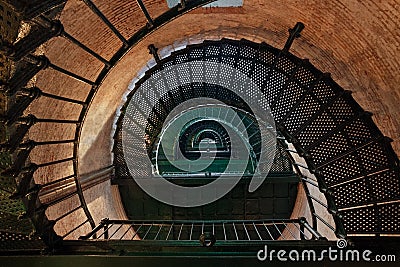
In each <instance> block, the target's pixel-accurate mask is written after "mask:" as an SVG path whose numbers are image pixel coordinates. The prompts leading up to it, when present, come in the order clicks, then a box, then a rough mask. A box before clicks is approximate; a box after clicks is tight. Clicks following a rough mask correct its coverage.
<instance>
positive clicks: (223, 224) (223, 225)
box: [222, 223, 227, 240]
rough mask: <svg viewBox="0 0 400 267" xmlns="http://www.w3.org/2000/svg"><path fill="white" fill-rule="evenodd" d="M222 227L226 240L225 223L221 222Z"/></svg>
mask: <svg viewBox="0 0 400 267" xmlns="http://www.w3.org/2000/svg"><path fill="white" fill-rule="evenodd" d="M222 228H223V229H224V238H225V240H227V239H226V230H225V223H222Z"/></svg>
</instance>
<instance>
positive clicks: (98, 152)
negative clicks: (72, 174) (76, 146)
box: [79, 116, 114, 175]
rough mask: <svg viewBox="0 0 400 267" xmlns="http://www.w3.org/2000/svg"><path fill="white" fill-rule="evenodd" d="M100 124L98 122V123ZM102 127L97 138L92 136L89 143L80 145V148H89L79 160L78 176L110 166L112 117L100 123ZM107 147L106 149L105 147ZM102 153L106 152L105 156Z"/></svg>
mask: <svg viewBox="0 0 400 267" xmlns="http://www.w3.org/2000/svg"><path fill="white" fill-rule="evenodd" d="M99 123H100V122H99ZM101 123H102V124H103V127H102V129H101V131H100V132H99V133H98V135H97V136H93V137H92V138H91V139H90V140H93V141H92V142H91V143H86V144H80V146H87V147H89V148H88V149H87V150H86V153H85V155H83V157H81V158H80V164H79V173H80V175H82V174H85V173H89V172H93V171H96V170H100V169H102V168H105V167H108V166H110V165H111V164H112V146H113V142H110V138H111V137H110V134H109V133H110V132H112V128H113V123H114V116H110V117H109V118H108V119H107V121H106V122H101ZM105 146H107V147H105ZM104 151H108V152H109V153H107V154H106V155H105V154H104Z"/></svg>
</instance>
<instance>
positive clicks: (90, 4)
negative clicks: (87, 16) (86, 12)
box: [82, 0, 129, 47]
mask: <svg viewBox="0 0 400 267" xmlns="http://www.w3.org/2000/svg"><path fill="white" fill-rule="evenodd" d="M82 1H83V2H84V3H85V4H86V5H87V6H88V7H89V8H90V9H91V10H92V11H93V13H95V14H96V15H97V16H98V17H99V18H100V19H101V20H102V21H103V22H104V24H106V25H107V26H108V28H109V29H110V30H111V31H112V32H113V33H114V34H115V35H116V36H117V37H118V38H119V39H120V40H121V41H122V43H123V44H124V46H125V47H128V45H129V44H128V41H127V40H126V39H125V37H124V36H122V34H121V33H120V32H119V31H118V30H117V28H115V26H114V25H113V24H112V23H111V22H110V21H109V20H108V19H107V18H106V16H104V14H103V13H102V12H101V11H100V9H99V8H98V7H97V6H96V5H95V4H94V3H93V2H92V1H91V0H82Z"/></svg>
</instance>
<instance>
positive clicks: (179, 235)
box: [178, 223, 183, 240]
mask: <svg viewBox="0 0 400 267" xmlns="http://www.w3.org/2000/svg"><path fill="white" fill-rule="evenodd" d="M182 228H183V223H182V224H181V228H180V229H179V234H178V240H180V238H181V234H182Z"/></svg>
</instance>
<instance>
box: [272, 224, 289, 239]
mask: <svg viewBox="0 0 400 267" xmlns="http://www.w3.org/2000/svg"><path fill="white" fill-rule="evenodd" d="M273 224H274V227H275V229H276V231H278V233H279V236H280V237H282V239H284V240H285V239H286V238H285V237H284V236H283V235H282V232H281V231H280V230H279V228H278V226H276V224H275V223H273Z"/></svg>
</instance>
